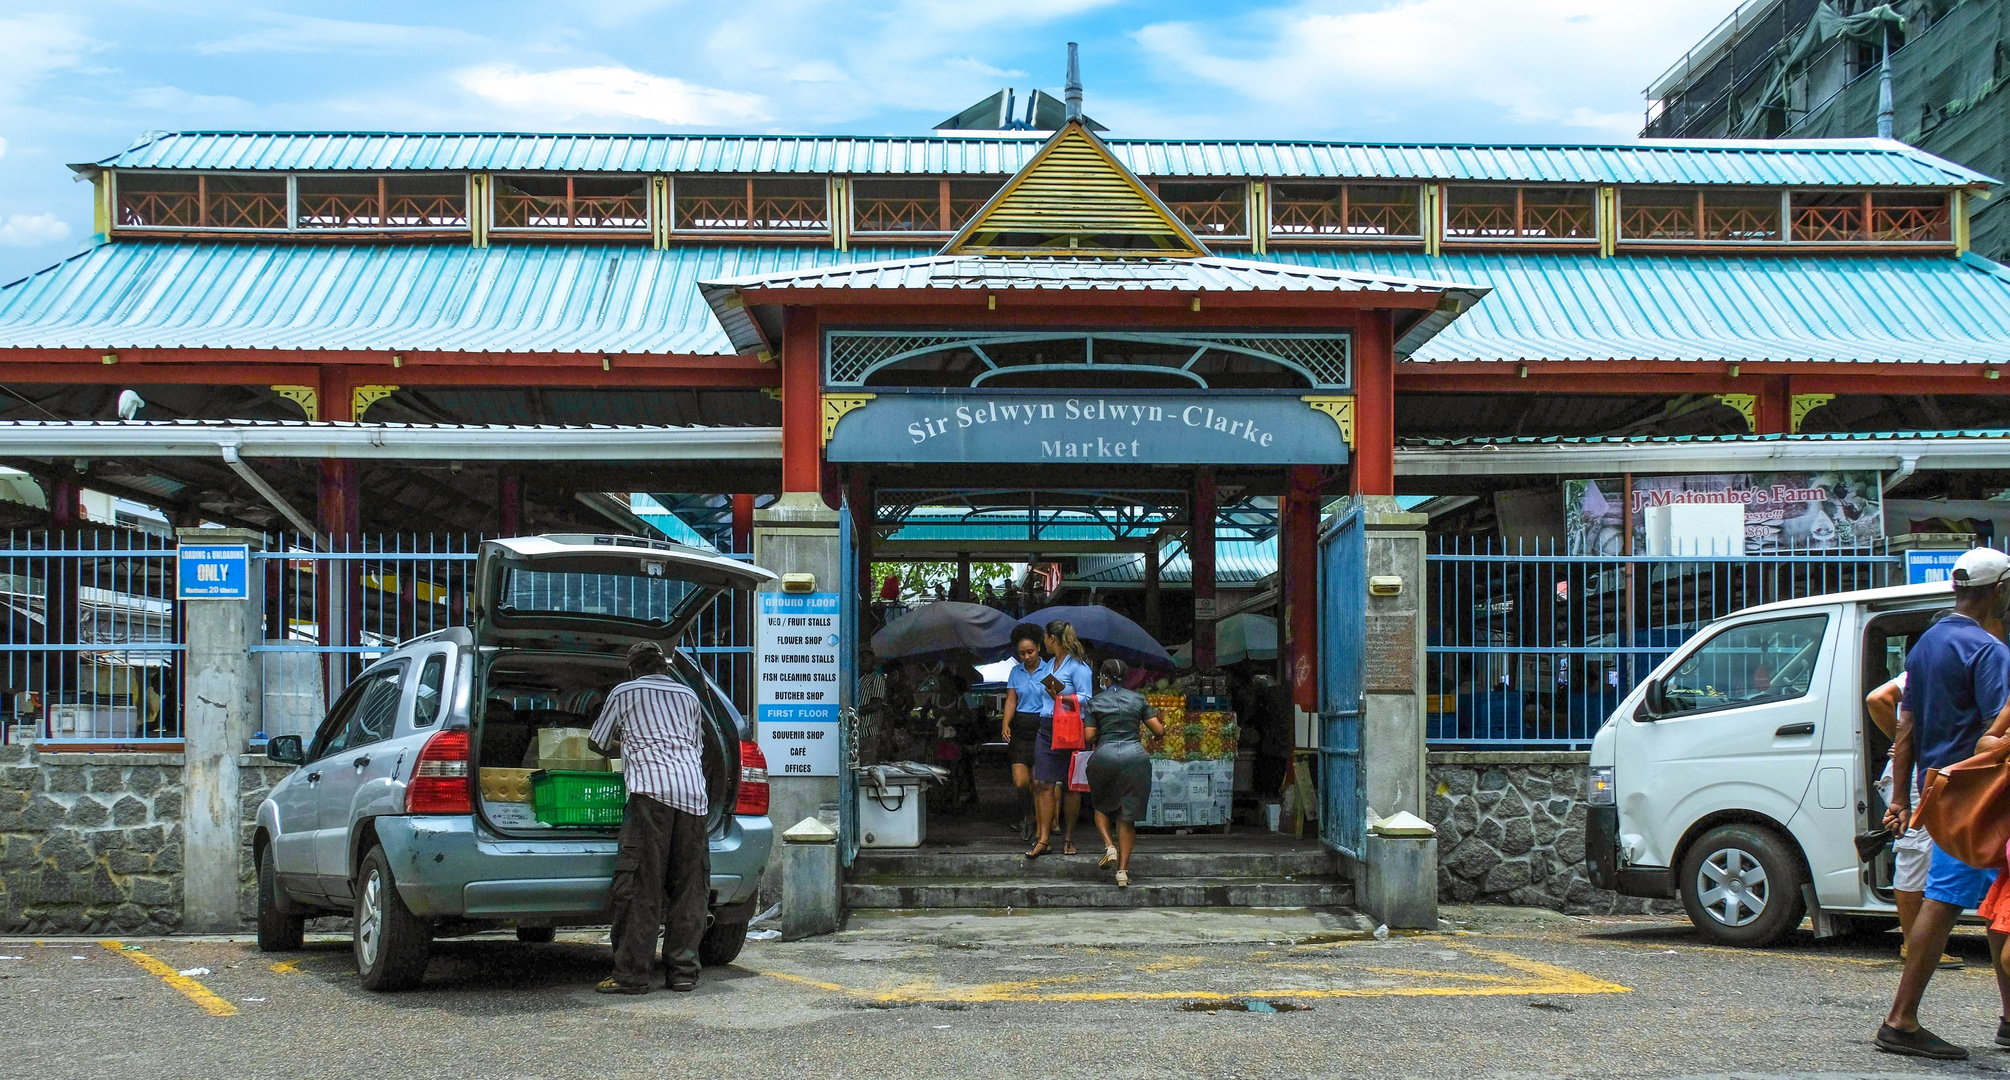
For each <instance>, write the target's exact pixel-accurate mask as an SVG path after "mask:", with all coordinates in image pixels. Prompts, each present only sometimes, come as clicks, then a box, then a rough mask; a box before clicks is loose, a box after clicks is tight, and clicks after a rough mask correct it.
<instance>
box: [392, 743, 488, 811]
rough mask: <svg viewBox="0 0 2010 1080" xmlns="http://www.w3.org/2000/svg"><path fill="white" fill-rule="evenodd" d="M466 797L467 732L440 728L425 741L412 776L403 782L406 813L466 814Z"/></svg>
mask: <svg viewBox="0 0 2010 1080" xmlns="http://www.w3.org/2000/svg"><path fill="white" fill-rule="evenodd" d="M473 810H474V806H473V804H472V803H470V801H469V799H468V733H467V732H465V731H442V732H440V733H439V734H438V735H435V736H433V737H432V738H430V739H427V740H426V747H425V749H423V750H421V751H419V762H418V764H416V765H414V766H412V778H411V779H410V780H408V781H406V783H405V812H406V813H408V814H466V813H469V812H471V811H473Z"/></svg>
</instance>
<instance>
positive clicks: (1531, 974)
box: [759, 944, 1633, 1004]
mask: <svg viewBox="0 0 2010 1080" xmlns="http://www.w3.org/2000/svg"><path fill="white" fill-rule="evenodd" d="M1450 948H1453V949H1456V950H1458V951H1460V952H1465V953H1470V954H1472V955H1473V956H1476V957H1479V958H1481V959H1483V960H1490V961H1492V962H1494V963H1496V964H1499V965H1501V966H1502V967H1506V968H1509V969H1511V970H1513V971H1515V972H1518V973H1519V974H1518V975H1484V974H1478V973H1473V972H1460V971H1431V970H1419V969H1414V968H1409V969H1396V968H1380V969H1378V968H1355V969H1353V970H1356V971H1361V972H1364V973H1368V974H1378V973H1390V974H1404V975H1409V976H1412V977H1416V978H1426V979H1439V980H1445V981H1446V982H1449V983H1452V984H1454V985H1442V984H1440V985H1431V986H1378V987H1332V988H1306V987H1289V988H1280V989H1271V990H1236V991H1223V990H1221V989H1219V988H1216V987H1209V988H1207V989H1205V990H1199V989H1189V990H1075V991H1042V990H1036V989H1034V988H1035V987H1037V986H1039V985H1042V984H1051V983H1060V982H1086V981H1090V980H1092V979H1096V978H1101V977H1102V976H1101V975H1100V974H1099V975H1073V976H1062V977H1057V978H1054V979H1032V980H1021V981H1016V982H1003V983H989V984H985V985H979V986H969V987H947V988H940V989H938V988H935V987H931V986H923V985H912V984H911V985H908V986H903V987H899V988H896V989H893V990H873V989H866V988H863V987H851V986H840V985H838V984H836V983H828V982H818V981H816V980H813V979H807V978H804V977H802V976H800V975H789V974H784V973H782V972H779V971H762V972H759V974H762V975H766V976H768V977H770V978H774V979H781V980H783V981H786V982H792V983H800V984H802V985H806V986H814V987H816V988H818V989H820V990H828V991H831V992H832V993H838V994H846V995H849V996H852V997H858V998H864V999H866V1000H869V1001H877V1002H884V1003H898V1004H932V1003H969V1004H992V1003H1005V1002H1087V1001H1179V1000H1191V999H1201V1000H1213V999H1216V998H1224V999H1225V998H1229V997H1237V998H1242V997H1258V998H1373V997H1501V996H1509V995H1523V996H1528V995H1536V994H1545V995H1583V994H1630V993H1632V992H1633V991H1632V988H1630V987H1626V986H1621V985H1620V984H1618V983H1614V982H1607V981H1605V980H1603V979H1599V978H1597V977H1595V976H1592V975H1589V974H1586V973H1585V972H1582V971H1574V970H1572V969H1570V968H1566V967H1559V966H1557V965H1555V964H1546V963H1543V962H1542V961H1540V960H1531V959H1529V958H1527V957H1525V956H1518V955H1516V954H1514V953H1508V952H1500V951H1497V950H1493V949H1480V948H1475V947H1472V946H1468V945H1462V944H1461V945H1451V946H1450ZM1171 966H1172V965H1165V964H1151V965H1146V967H1148V968H1154V969H1157V970H1159V971H1163V970H1165V969H1166V968H1168V967H1171ZM1182 966H1183V965H1182ZM1292 966H1298V965H1292ZM1140 970H1143V969H1140Z"/></svg>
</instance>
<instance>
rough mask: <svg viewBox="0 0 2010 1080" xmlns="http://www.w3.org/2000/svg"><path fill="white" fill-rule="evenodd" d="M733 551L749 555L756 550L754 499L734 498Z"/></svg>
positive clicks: (748, 496)
mask: <svg viewBox="0 0 2010 1080" xmlns="http://www.w3.org/2000/svg"><path fill="white" fill-rule="evenodd" d="M733 550H734V551H735V552H738V553H740V554H749V553H751V552H752V551H753V550H754V497H753V496H752V495H735V496H733Z"/></svg>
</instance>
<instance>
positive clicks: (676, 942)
mask: <svg viewBox="0 0 2010 1080" xmlns="http://www.w3.org/2000/svg"><path fill="white" fill-rule="evenodd" d="M711 887H712V849H711V845H710V843H709V842H708V841H707V840H706V837H705V818H704V815H702V814H687V813H685V812H684V811H682V810H678V809H675V808H673V807H669V806H665V805H664V804H663V803H660V802H657V801H656V800H655V799H652V798H650V797H649V796H647V795H639V794H638V795H630V796H628V810H627V813H626V815H625V816H624V817H623V819H622V822H621V851H620V852H619V853H618V854H617V855H615V857H614V884H613V887H612V888H611V890H610V898H611V899H612V901H613V906H614V933H613V939H614V978H615V979H616V980H617V981H620V982H624V983H631V984H633V983H646V982H648V981H649V969H650V967H651V966H652V965H653V964H654V962H655V959H656V931H657V930H659V929H660V930H662V931H663V966H664V967H665V968H667V969H668V973H669V975H671V976H677V975H688V976H691V977H692V978H696V977H697V975H698V941H699V939H701V938H703V937H704V936H705V917H706V915H708V914H709V912H708V911H707V910H706V907H707V904H706V902H707V900H709V899H710V893H711Z"/></svg>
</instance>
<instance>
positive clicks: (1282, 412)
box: [824, 391, 1347, 465]
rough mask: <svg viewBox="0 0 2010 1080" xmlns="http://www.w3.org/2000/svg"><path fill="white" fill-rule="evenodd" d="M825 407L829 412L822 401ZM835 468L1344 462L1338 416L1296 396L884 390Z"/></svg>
mask: <svg viewBox="0 0 2010 1080" xmlns="http://www.w3.org/2000/svg"><path fill="white" fill-rule="evenodd" d="M827 407H828V405H827ZM824 453H825V456H826V457H827V458H828V459H829V460H831V461H871V462H915V463H922V462H996V463H1000V464H1014V465H1045V464H1097V465H1128V464H1131V463H1133V462H1143V463H1146V464H1154V465H1227V464H1239V465H1315V464H1316V465H1339V464H1345V463H1346V462H1347V443H1346V441H1345V440H1344V439H1343V438H1342V437H1341V435H1340V427H1339V425H1338V424H1337V423H1335V422H1334V419H1333V417H1332V416H1331V415H1329V414H1327V413H1325V412H1322V411H1319V410H1318V409H1315V408H1314V407H1313V406H1312V405H1311V404H1309V403H1308V402H1307V401H1306V400H1305V399H1304V398H1303V397H1301V396H1300V395H1297V394H1250V393H1223V392H1213V393H1186V392H1158V391H1131V392H1127V393H1126V392H1118V391H1106V392H1101V393H1096V392H1059V393H1053V392H1029V391H990V392H981V391H954V392H947V393H934V392H926V391H924V392H886V393H878V394H875V395H873V396H872V397H871V398H869V399H868V400H865V401H864V402H863V403H862V404H859V405H857V407H855V408H852V409H850V410H849V411H847V412H845V413H844V414H843V415H842V416H841V417H840V419H839V421H838V422H837V426H836V429H835V430H834V431H833V433H832V434H831V437H830V442H829V444H828V445H827V446H826V447H825V451H824Z"/></svg>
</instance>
